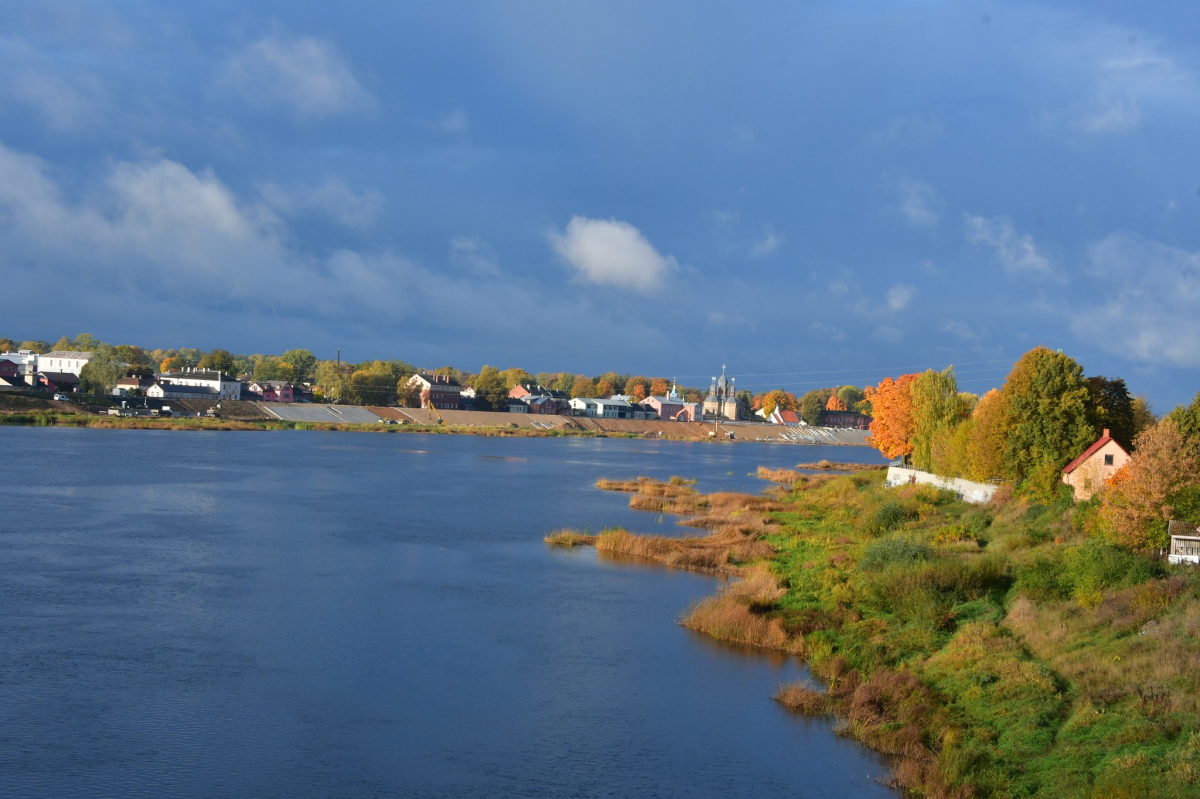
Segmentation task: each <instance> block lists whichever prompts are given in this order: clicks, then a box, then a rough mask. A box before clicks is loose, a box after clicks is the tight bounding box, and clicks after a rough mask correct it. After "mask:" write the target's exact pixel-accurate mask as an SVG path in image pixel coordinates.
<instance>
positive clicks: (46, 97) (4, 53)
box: [0, 37, 108, 131]
mask: <svg viewBox="0 0 1200 799" xmlns="http://www.w3.org/2000/svg"><path fill="white" fill-rule="evenodd" d="M5 97H6V98H8V99H9V100H11V101H13V102H16V103H21V104H23V105H25V106H28V107H30V108H33V109H34V110H36V111H37V112H38V113H39V114H40V115H41V116H42V118H43V119H45V121H46V123H47V124H48V125H49V126H50V127H51V128H52V129H54V130H60V131H63V130H73V129H77V128H79V127H81V126H83V125H84V124H86V123H89V122H91V121H92V120H94V119H95V118H96V117H97V116H98V115H99V114H100V112H101V111H102V110H103V109H104V108H105V106H106V105H107V104H108V98H107V94H106V92H105V90H104V86H103V84H102V83H101V82H100V80H99V79H97V78H96V77H95V76H93V75H90V74H87V73H86V72H85V71H83V70H74V71H73V70H72V69H71V68H70V67H69V62H67V63H63V62H62V61H61V60H57V61H55V60H50V59H47V58H45V57H44V56H42V55H40V54H39V53H37V52H36V51H35V50H34V49H33V48H31V47H30V46H29V45H27V44H26V43H25V42H23V41H21V40H19V39H13V38H6V37H0V98H5Z"/></svg>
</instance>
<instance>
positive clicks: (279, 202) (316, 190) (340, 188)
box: [260, 177, 383, 229]
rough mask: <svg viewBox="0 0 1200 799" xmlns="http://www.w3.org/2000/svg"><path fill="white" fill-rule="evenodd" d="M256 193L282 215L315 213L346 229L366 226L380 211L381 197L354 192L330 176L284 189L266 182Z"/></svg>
mask: <svg viewBox="0 0 1200 799" xmlns="http://www.w3.org/2000/svg"><path fill="white" fill-rule="evenodd" d="M260 192H261V194H262V197H263V202H265V203H266V204H267V205H268V206H270V207H271V208H272V209H274V210H275V211H278V212H279V213H281V214H283V215H285V216H294V215H297V214H301V213H304V212H310V211H316V212H318V213H322V214H325V215H327V216H329V217H331V218H332V219H333V220H334V221H336V222H337V223H338V224H340V225H342V226H344V227H348V228H356V229H364V228H368V227H370V226H371V225H372V224H373V223H374V222H375V220H376V219H377V218H378V216H379V213H380V211H382V210H383V195H382V194H380V193H379V192H377V191H374V190H371V189H368V190H366V191H363V192H356V191H354V189H352V188H350V187H349V186H348V185H346V183H345V182H344V181H342V180H339V179H337V178H333V177H330V178H326V179H325V181H324V182H323V183H320V184H319V185H316V186H305V185H301V186H293V187H291V188H288V189H285V188H283V187H281V186H278V185H276V184H274V183H267V184H264V185H263V186H262V188H261V189H260Z"/></svg>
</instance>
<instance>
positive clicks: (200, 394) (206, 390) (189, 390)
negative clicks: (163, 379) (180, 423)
mask: <svg viewBox="0 0 1200 799" xmlns="http://www.w3.org/2000/svg"><path fill="white" fill-rule="evenodd" d="M146 396H147V397H153V398H154V399H172V400H181V399H202V400H205V399H206V400H219V399H224V398H223V397H221V396H220V395H219V394H218V393H217V390H216V389H215V388H212V387H211V386H187V385H176V384H172V383H155V384H154V385H152V386H150V388H148V389H146Z"/></svg>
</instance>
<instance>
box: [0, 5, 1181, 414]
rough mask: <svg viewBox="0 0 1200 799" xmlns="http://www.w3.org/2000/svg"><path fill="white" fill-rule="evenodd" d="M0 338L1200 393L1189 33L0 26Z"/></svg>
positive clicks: (318, 10) (806, 16)
mask: <svg viewBox="0 0 1200 799" xmlns="http://www.w3.org/2000/svg"><path fill="white" fill-rule="evenodd" d="M0 31H2V32H0V240H3V241H4V246H3V248H0V270H2V272H3V276H4V284H5V285H6V286H7V287H8V288H9V289H10V291H13V292H14V293H13V294H10V295H9V302H8V303H6V307H5V311H4V314H3V320H4V323H3V325H0V328H3V329H0V334H3V335H9V336H14V337H36V338H50V339H53V338H57V337H58V336H59V335H61V334H62V333H64V332H66V333H69V334H74V333H78V332H83V331H87V332H91V333H93V334H94V335H96V336H99V337H101V338H103V339H105V340H110V341H114V342H118V343H139V344H142V345H144V346H148V347H157V346H161V347H170V346H197V347H200V348H202V349H209V348H212V347H226V348H229V349H232V350H235V351H238V352H271V351H282V350H283V349H287V348H291V347H295V346H303V347H308V348H310V349H312V350H313V351H314V352H315V353H317V354H318V355H319V356H321V357H330V356H332V355H333V353H334V351H335V349H336V348H339V347H340V348H341V350H342V354H343V357H344V358H349V359H353V360H362V359H366V358H375V357H398V358H403V359H405V360H409V361H412V362H415V363H418V364H422V365H427V366H437V365H443V364H452V365H456V366H460V367H463V368H469V369H478V368H479V366H480V365H481V364H483V363H488V364H491V365H495V366H499V367H501V368H505V367H508V366H515V365H519V366H523V367H524V368H526V369H529V370H531V371H542V370H545V371H557V370H564V369H569V370H572V371H583V372H587V373H593V374H595V373H598V372H600V371H603V370H608V369H614V370H617V371H629V372H634V373H641V374H661V375H667V376H676V375H677V376H679V377H680V378H681V380H683V381H685V382H691V383H699V382H706V378H707V376H709V375H711V374H713V373H714V370H718V369H719V367H720V364H722V363H727V364H729V367H730V371H731V373H732V374H736V375H741V376H742V379H740V380H739V384H744V385H745V386H746V387H748V388H752V389H759V388H771V387H776V386H780V385H782V386H784V387H787V388H789V389H793V390H797V391H800V390H805V389H807V388H811V387H816V386H818V385H827V384H830V383H834V382H840V383H845V382H854V383H857V384H860V385H861V384H863V383H865V382H874V381H875V380H876V379H878V378H879V377H881V376H883V375H885V374H897V373H899V372H900V371H903V370H906V369H912V368H917V367H925V366H944V365H946V364H948V363H954V364H956V365H957V367H958V369H959V372H960V383H961V385H962V387H963V388H964V389H969V390H974V391H982V390H985V389H987V388H989V387H991V386H992V385H996V384H997V383H999V382H1000V381H1001V380H1002V379H1003V376H1004V374H1005V373H1006V371H1007V369H1008V367H1009V366H1010V365H1011V363H1012V361H1013V360H1014V359H1015V358H1016V357H1018V356H1019V355H1020V354H1021V353H1022V352H1024V351H1025V350H1026V349H1028V348H1030V347H1032V346H1034V345H1037V344H1045V345H1047V346H1050V347H1053V348H1061V349H1063V350H1064V351H1066V352H1067V353H1069V354H1071V355H1073V356H1074V357H1076V358H1077V359H1078V360H1079V361H1080V362H1081V363H1083V365H1084V367H1085V369H1086V370H1087V372H1088V373H1089V374H1106V375H1109V376H1114V375H1120V376H1123V377H1125V378H1126V380H1127V381H1128V382H1129V384H1130V387H1131V389H1132V390H1134V392H1135V393H1145V394H1147V395H1148V396H1149V397H1150V399H1151V400H1152V401H1153V402H1154V404H1155V406H1156V408H1157V409H1158V410H1160V411H1163V410H1167V409H1169V407H1170V406H1172V405H1174V404H1175V403H1178V402H1181V401H1185V400H1187V399H1190V397H1191V395H1192V394H1193V393H1195V391H1196V390H1197V389H1198V388H1200V312H1198V310H1200V224H1198V221H1200V148H1198V147H1197V146H1196V131H1197V130H1200V126H1198V123H1200V45H1197V43H1198V42H1200V12H1198V11H1197V9H1196V8H1195V7H1194V6H1193V5H1192V4H1187V3H1159V4H1154V8H1152V9H1143V8H1139V7H1137V6H1135V4H1131V3H1127V2H1120V3H1118V2H1108V3H1105V2H1096V3H1078V4H1050V3H1035V4H1013V3H1005V4H1002V5H1001V4H989V3H972V2H965V3H939V2H913V3H906V4H899V3H855V2H849V3H845V2H843V3H810V4H799V3H782V2H780V3H770V2H763V3H757V4H742V5H741V6H738V7H736V8H735V7H733V6H732V5H731V4H715V3H714V4H706V3H700V4H697V3H674V2H662V3H655V4H646V3H621V2H603V3H565V4H564V3H551V2H544V3H533V2H521V3H518V2H507V3H497V2H479V3H471V2H461V3H407V4H381V3H355V2H343V3H338V4H329V3H308V4H304V3H296V2H294V1H293V2H261V3H252V2H238V3H217V2H212V3H204V4H183V3H159V4H149V3H138V2H129V1H128V0H127V1H126V2H112V3H103V2H91V3H82V2H80V3H56V2H47V0H40V1H39V2H19V0H18V1H15V2H9V3H5V4H4V5H3V7H0Z"/></svg>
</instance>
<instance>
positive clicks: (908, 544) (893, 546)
mask: <svg viewBox="0 0 1200 799" xmlns="http://www.w3.org/2000/svg"><path fill="white" fill-rule="evenodd" d="M932 557H933V548H932V547H931V546H929V545H928V544H925V543H922V542H920V541H916V540H914V539H912V538H903V537H899V536H893V537H891V538H881V539H879V540H878V541H872V542H871V543H869V544H867V547H866V549H864V550H863V555H862V557H861V558H860V559H859V561H858V567H859V568H860V569H862V570H863V571H877V570H879V569H882V568H884V567H885V566H889V565H891V564H893V563H912V562H914V561H918V560H929V559H930V558H932Z"/></svg>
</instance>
